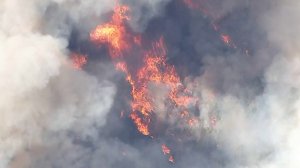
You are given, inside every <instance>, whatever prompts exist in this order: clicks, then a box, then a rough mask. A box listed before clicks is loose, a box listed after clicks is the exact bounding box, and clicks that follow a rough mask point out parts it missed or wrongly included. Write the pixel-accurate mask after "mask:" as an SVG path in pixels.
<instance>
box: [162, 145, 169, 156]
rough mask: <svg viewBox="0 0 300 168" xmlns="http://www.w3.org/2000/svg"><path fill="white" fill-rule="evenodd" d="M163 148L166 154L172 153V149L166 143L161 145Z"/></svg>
mask: <svg viewBox="0 0 300 168" xmlns="http://www.w3.org/2000/svg"><path fill="white" fill-rule="evenodd" d="M161 149H162V151H163V153H164V155H167V154H170V153H171V150H170V149H169V148H168V147H167V145H165V144H162V145H161Z"/></svg>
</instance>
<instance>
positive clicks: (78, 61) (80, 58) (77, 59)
mask: <svg viewBox="0 0 300 168" xmlns="http://www.w3.org/2000/svg"><path fill="white" fill-rule="evenodd" d="M71 60H72V66H73V68H75V69H78V70H80V69H82V67H83V66H84V65H85V64H86V63H87V56H86V55H81V54H78V53H72V54H71Z"/></svg>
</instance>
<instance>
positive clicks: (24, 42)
mask: <svg viewBox="0 0 300 168" xmlns="http://www.w3.org/2000/svg"><path fill="white" fill-rule="evenodd" d="M51 3H57V2H53V1H35V0H32V1H26V2H25V1H17V0H13V1H11V0H9V1H1V2H0V11H1V12H0V39H1V40H0V46H1V47H0V67H1V68H0V76H1V82H0V87H1V90H2V92H1V96H0V111H1V119H0V120H1V124H0V131H1V134H0V139H1V142H0V167H1V168H7V167H34V165H35V160H36V159H37V158H38V157H37V156H39V155H44V153H48V152H53V151H51V150H55V152H58V151H56V149H55V148H56V147H59V145H65V146H64V148H62V152H63V151H67V150H70V149H68V145H67V144H68V143H69V147H72V145H73V144H74V142H72V141H74V139H75V137H72V136H71V135H69V134H71V133H72V132H76V133H80V135H81V136H82V137H84V138H87V137H94V136H96V134H95V133H96V132H97V128H98V127H100V126H102V125H103V124H105V116H106V114H107V113H108V112H109V109H110V107H111V105H112V102H113V97H114V94H115V87H114V84H112V83H111V82H109V81H107V79H105V78H100V77H101V75H98V77H99V78H98V77H97V76H91V75H89V74H87V73H85V72H80V71H78V72H77V71H76V70H74V69H73V68H72V66H71V65H72V64H71V61H70V60H69V58H68V54H69V52H70V51H68V49H67V45H68V39H67V36H65V34H63V33H62V32H65V31H70V28H69V27H60V26H59V24H61V23H59V24H58V23H49V22H52V21H53V20H54V18H51V19H52V20H49V22H47V20H44V17H46V16H45V15H47V12H46V11H47V9H48V8H49V5H50V4H51ZM60 3H63V2H60ZM65 3H67V2H65ZM69 3H71V2H69ZM90 3H91V4H88V2H85V3H83V4H82V5H81V6H77V7H78V8H79V9H80V10H81V9H84V7H85V9H86V10H87V9H88V7H87V6H88V5H89V7H90V8H92V7H93V4H92V2H90ZM80 10H79V11H77V12H80ZM94 10H99V9H94ZM72 12H75V11H72ZM83 12H84V11H82V12H81V14H82V13H83ZM98 13H99V12H98ZM64 14H65V15H72V16H74V15H73V14H70V13H69V14H66V13H64ZM81 16H82V15H81ZM47 17H48V16H47ZM62 17H64V16H62ZM75 17H76V16H74V18H73V20H75ZM76 19H77V20H75V21H77V22H79V20H80V18H79V17H76ZM58 20H59V19H58ZM75 21H74V22H75ZM45 22H47V23H45ZM49 25H50V26H49ZM47 29H49V30H50V29H51V31H52V32H47V31H45V30H47ZM53 32H59V33H53ZM99 66H101V65H99ZM102 66H103V65H102ZM106 69H107V68H106ZM53 146H54V147H55V148H54V147H53ZM84 150H85V149H82V150H81V149H76V152H78V153H79V154H80V155H82V152H83V151H84ZM70 151H71V150H70ZM55 152H53V154H54V153H55ZM38 167H40V166H38ZM42 167H47V166H46V165H45V166H42ZM49 167H52V166H49Z"/></svg>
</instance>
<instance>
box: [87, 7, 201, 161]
mask: <svg viewBox="0 0 300 168" xmlns="http://www.w3.org/2000/svg"><path fill="white" fill-rule="evenodd" d="M129 11H130V9H129V7H128V6H120V5H118V6H117V7H115V8H114V13H113V15H112V20H111V21H110V22H108V23H104V24H101V25H99V26H97V27H96V28H95V30H93V31H92V32H91V33H90V39H91V41H93V42H95V43H96V44H106V45H107V46H108V48H109V53H110V55H111V58H112V59H113V62H114V64H115V67H116V69H117V70H119V71H122V72H123V73H124V74H125V75H126V80H127V81H128V83H129V84H130V85H131V96H132V101H131V109H132V111H131V113H130V115H129V117H130V118H131V119H132V120H133V122H134V123H135V125H136V127H137V129H138V131H139V132H140V133H141V134H143V135H146V136H152V131H151V129H150V124H151V120H152V117H153V116H155V115H156V111H157V107H156V105H155V99H153V97H152V96H151V89H150V85H154V86H161V85H163V86H164V87H165V88H166V90H167V94H166V96H165V97H163V98H162V101H163V102H164V103H169V104H171V107H170V108H168V109H167V111H168V113H172V112H173V111H174V109H177V110H175V112H178V114H170V115H175V116H179V118H178V120H181V119H184V121H185V122H186V123H187V124H188V125H190V126H193V125H194V124H195V123H197V119H196V118H195V117H193V115H190V114H189V112H188V106H189V105H191V104H194V105H195V103H196V101H197V100H196V98H194V97H192V96H190V92H189V91H188V90H187V89H186V88H185V87H184V85H183V84H182V83H181V80H180V77H179V75H178V74H177V72H176V69H175V67H174V66H172V65H169V64H168V63H167V57H166V56H167V49H166V47H165V44H164V39H163V38H162V37H161V38H160V39H159V40H158V41H156V42H153V43H152V48H151V49H148V50H144V49H143V48H142V43H141V36H140V35H137V36H135V35H131V34H130V33H129V32H128V31H127V28H126V26H125V22H126V21H128V20H130V17H129V16H128V12H129ZM133 45H135V46H136V47H139V48H141V50H142V51H143V52H141V53H140V54H141V57H139V58H141V59H142V60H141V62H142V65H141V66H140V67H139V68H138V69H137V70H135V71H134V72H132V70H130V69H129V67H128V61H126V59H125V58H124V57H123V56H124V55H126V54H128V52H127V51H130V50H131V49H132V46H133ZM182 113H185V114H186V115H182ZM162 148H163V151H164V153H165V154H166V153H168V154H169V161H170V162H174V158H173V156H172V155H171V154H170V149H169V148H168V147H167V146H166V145H164V146H162Z"/></svg>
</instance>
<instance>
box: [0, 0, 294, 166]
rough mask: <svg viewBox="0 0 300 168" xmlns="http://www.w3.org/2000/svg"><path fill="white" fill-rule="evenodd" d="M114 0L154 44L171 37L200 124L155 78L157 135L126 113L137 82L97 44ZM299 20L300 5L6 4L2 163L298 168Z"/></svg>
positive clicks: (154, 0)
mask: <svg viewBox="0 0 300 168" xmlns="http://www.w3.org/2000/svg"><path fill="white" fill-rule="evenodd" d="M188 2H190V5H191V4H192V6H189V4H188ZM117 3H119V4H124V5H128V6H129V8H130V14H129V15H130V19H129V20H128V21H127V22H126V29H127V31H128V33H130V34H140V35H141V37H142V38H143V44H145V45H148V46H145V48H151V44H150V42H149V41H155V40H156V39H159V38H160V37H163V39H164V42H165V45H166V48H167V54H166V61H167V64H168V65H170V66H172V67H174V68H175V69H176V73H177V74H178V76H179V78H180V81H181V83H182V85H183V86H184V87H185V88H187V89H188V90H189V91H190V92H191V93H190V94H191V95H192V96H193V97H194V98H196V99H197V100H199V101H197V104H196V107H189V108H190V109H189V110H191V113H192V114H193V115H194V116H195V117H196V118H197V120H199V121H200V124H198V125H197V126H196V127H192V128H190V127H188V126H187V125H185V124H184V123H181V122H177V120H169V119H167V117H166V115H167V114H168V113H169V111H168V112H167V111H166V110H168V109H170V107H166V105H165V104H163V103H162V100H163V97H164V96H165V93H166V92H167V89H166V88H165V87H164V86H153V84H151V83H150V84H149V92H150V93H149V94H150V96H152V97H153V104H154V105H155V110H153V111H152V113H154V115H155V116H157V118H158V119H157V121H153V123H152V124H151V130H152V132H153V136H145V135H143V134H141V133H140V132H139V131H138V129H137V128H136V125H135V124H134V122H133V121H132V120H131V118H130V117H128V116H129V115H130V113H131V107H130V105H131V101H132V95H131V87H132V86H130V84H129V83H128V81H126V74H124V73H123V72H121V71H118V70H116V68H115V66H114V61H113V60H112V59H111V56H110V54H111V53H110V52H109V49H108V46H107V45H105V44H103V45H102V44H94V43H93V42H91V40H90V32H91V31H93V30H94V29H95V28H96V26H97V25H101V24H104V23H107V22H109V21H110V19H111V16H112V13H113V10H114V7H115V6H116V5H117ZM299 20H300V1H298V0H123V1H119V2H117V1H112V0H82V1H80V0H27V1H22V0H0V90H1V94H0V168H153V167H156V168H172V167H174V168H186V167H187V168H224V167H225V168H246V167H247V168H282V167H285V168H297V167H300V162H299V152H300V39H299V38H298V37H299V34H300V32H299V31H300V22H299ZM74 53H76V54H80V55H85V61H86V64H85V65H83V67H82V68H74V59H72V56H74ZM138 53H141V52H140V51H139V49H134V51H133V52H132V53H130V54H128V53H127V55H129V57H130V55H132V58H131V59H130V58H128V60H127V61H128V66H129V68H130V67H131V68H133V67H137V66H138V65H139V64H141V63H140V62H139V61H138V58H139V55H138ZM133 69H134V68H133ZM172 109H173V108H172ZM172 112H176V110H174V111H172ZM211 115H214V117H215V118H214V120H213V121H211ZM211 122H213V123H214V124H213V126H211ZM162 144H167V146H168V147H169V148H170V150H171V154H172V157H174V162H170V161H168V155H164V153H163V151H162V149H161V146H162Z"/></svg>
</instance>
